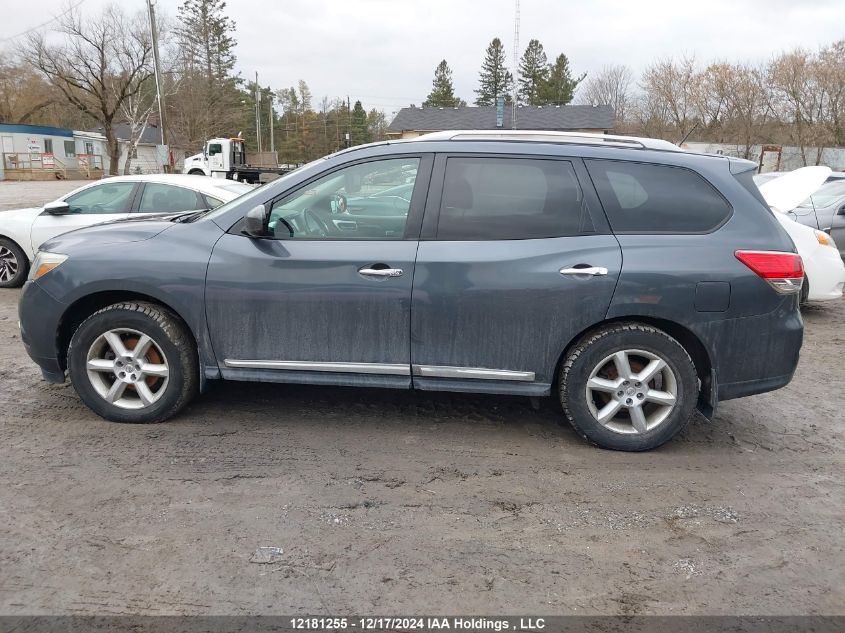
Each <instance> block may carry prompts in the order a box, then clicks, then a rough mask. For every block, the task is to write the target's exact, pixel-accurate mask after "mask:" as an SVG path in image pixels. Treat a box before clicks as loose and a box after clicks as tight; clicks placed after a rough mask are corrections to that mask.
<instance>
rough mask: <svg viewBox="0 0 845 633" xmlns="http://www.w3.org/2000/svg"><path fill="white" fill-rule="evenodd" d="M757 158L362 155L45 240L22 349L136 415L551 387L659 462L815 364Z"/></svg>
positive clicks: (467, 141)
mask: <svg viewBox="0 0 845 633" xmlns="http://www.w3.org/2000/svg"><path fill="white" fill-rule="evenodd" d="M754 169H755V164H754V163H751V162H748V161H743V160H737V159H733V158H726V157H716V156H703V155H696V154H690V153H687V152H683V151H680V150H679V149H678V148H677V147H676V146H674V145H671V144H670V143H667V142H664V141H656V140H650V139H636V138H629V137H616V136H605V135H586V134H563V133H559V134H555V133H549V132H514V133H509V132H505V131H502V132H477V131H476V132H444V133H436V134H431V135H427V136H423V137H421V138H418V139H414V140H409V141H397V142H393V141H391V142H385V143H376V144H372V145H368V146H362V147H358V148H353V149H350V150H346V151H342V152H339V153H337V154H333V155H331V156H328V157H326V158H324V159H320V160H318V161H315V162H313V163H311V164H309V165H306V166H305V167H303V168H301V169H299V170H297V171H295V172H293V173H291V174H289V175H287V176H285V177H283V178H280V179H279V180H276V181H274V182H272V183H270V184H268V185H265V186H263V187H261V188H258V189H256V190H254V191H252V192H250V193H248V194H246V195H244V196H242V197H240V198H238V199H236V200H234V201H232V202H230V203H227V204H225V205H223V206H221V207H219V208H217V209H216V210H214V211H208V212H203V211H199V212H197V211H194V212H189V213H182V214H172V215H169V216H156V217H146V218H138V219H135V220H129V221H119V222H114V223H111V224H103V225H99V226H96V227H91V228H87V229H82V230H79V231H74V232H72V233H68V234H66V235H63V236H61V237H58V238H56V239H54V240H52V241H50V242H48V243H46V244H45V245H44V246H42V251H41V252H40V253H39V254H38V256H37V259H36V261H35V262H34V264H33V266H32V272H31V274H30V280H29V281H28V282H27V284H26V287H25V288H24V291H23V294H22V297H21V301H20V322H21V333H22V338H23V341H24V344H25V345H26V348H27V351H28V352H29V354H30V356H31V357H32V358H33V359H34V360H35V362H36V363H38V365H40V367H41V369H42V372H43V375H44V377H45V378H46V379H47V380H48V381H50V382H62V381H64V380H65V375H66V374H69V376H70V379H71V381H72V382H73V386H74V388H75V389H76V391H77V393H78V394H79V396H80V397H81V398H82V400H83V401H84V402H85V403H86V404H87V405H88V406H89V407H91V409H93V410H94V411H95V412H96V413H97V414H99V415H100V416H102V417H104V418H106V419H109V420H114V421H116V422H157V421H161V420H165V419H167V418H169V417H171V416H173V415H174V414H176V413H177V412H178V411H180V410H181V409H182V408H183V407H185V405H187V404H188V403H189V402H190V400H191V399H192V398H193V397H194V396H195V395H196V394H197V393H198V392H201V391H203V390H204V389H205V388H206V386H207V385H208V383H209V382H210V381H212V380H218V379H224V380H250V381H262V382H277V383H307V384H318V385H327V386H331V385H355V386H363V387H391V388H401V389H409V388H413V389H420V390H438V391H464V392H480V393H497V394H513V395H522V396H530V397H538V396H552V397H553V398H555V399H557V400H559V402H560V404H561V405H562V408H563V411H564V412H565V415H566V418H567V419H568V420H569V422H570V423H571V424H572V425H573V426H574V427H575V429H576V430H577V431H578V432H579V433H580V434H581V435H582V436H584V437H585V438H587V439H588V440H590V441H592V442H594V443H595V444H598V445H599V446H602V447H606V448H611V449H620V450H632V451H637V450H645V449H650V448H653V447H656V446H659V445H660V444H662V443H664V442H666V441H667V440H669V439H670V438H671V437H672V436H674V435H675V434H676V433H678V432H679V431H680V430H681V429H683V428H684V426H685V425H686V423H687V421H688V419H689V418H690V415H691V414H692V411H693V409H694V408H696V407H697V408H698V409H699V410H700V411H701V412H703V413H704V414H705V415H707V416H710V415H712V413H713V411H714V408H715V407H716V404H717V403H718V402H719V401H720V400H727V399H730V398H737V397H740V396H747V395H751V394H755V393H761V392H764V391H770V390H772V389H777V388H779V387H782V386H784V385H786V384H787V383H788V382H789V381H790V379H791V377H792V374H793V372H794V370H795V366H796V363H797V361H798V352H799V349H800V347H801V339H802V322H801V317H800V314H799V312H798V294H797V293H798V292H799V291H800V288H801V283H802V278H803V269H802V265H801V260H800V257H799V256H798V255H797V254H796V253H795V248H794V246H793V244H792V242H791V240H790V239H789V237H788V236H787V234H786V233H785V232H784V231H783V230H782V229H781V227H780V225H779V224H778V222H777V221H776V220H775V219H774V218H773V217H772V213H771V211H770V210H769V209H768V208H767V207H766V205H765V203H764V201H763V200H762V198H761V196H760V194H759V192H758V190H757V188H756V186H755V185H754V184H753V181H752V179H751V176H752V174H753V173H754Z"/></svg>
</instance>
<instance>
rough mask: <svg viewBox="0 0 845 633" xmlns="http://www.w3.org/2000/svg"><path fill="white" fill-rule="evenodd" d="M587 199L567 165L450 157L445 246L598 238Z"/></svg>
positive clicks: (442, 226)
mask: <svg viewBox="0 0 845 633" xmlns="http://www.w3.org/2000/svg"><path fill="white" fill-rule="evenodd" d="M592 231H593V224H592V221H591V219H590V216H589V213H588V210H587V205H586V203H585V200H584V194H583V191H582V190H581V187H580V185H579V183H578V178H577V177H576V175H575V169H574V168H573V166H572V163H571V162H569V161H565V160H543V159H532V158H510V157H508V158H494V157H489V158H488V157H450V158H449V159H448V160H447V161H446V173H445V180H444V183H443V197H442V199H441V204H440V217H439V220H438V225H437V239H439V240H514V239H536V238H552V237H563V236H567V235H578V234H581V233H585V232H592Z"/></svg>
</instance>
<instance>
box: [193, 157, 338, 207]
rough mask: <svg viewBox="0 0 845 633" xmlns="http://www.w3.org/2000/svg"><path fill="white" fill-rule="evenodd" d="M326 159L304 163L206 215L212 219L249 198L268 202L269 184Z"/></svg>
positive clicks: (260, 202) (256, 201) (258, 202)
mask: <svg viewBox="0 0 845 633" xmlns="http://www.w3.org/2000/svg"><path fill="white" fill-rule="evenodd" d="M324 160H325V158H318V159H317V160H314V161H311V162H310V163H308V164H307V165H303V166H302V167H299V168H297V169H295V170H294V171H291V172H288V173H287V174H285V175H284V176H282V177H281V178H276V179H275V180H271V181H270V182H268V183H265V184H263V185H261V186H260V187H255V188H254V189H252V191H249V192H247V193H245V194H243V195H242V196H239V197H237V198H235V199H234V200H230V201H229V202H227V203H226V204H222V205H220V206H219V207H217V208H216V209H214V211H212V212H211V213H209V214H208V215H207V216H206V217H207V218H211V219H214V218H217V217H220V216H221V215H223V214H224V213H226V212H228V211H229V209H231V208H233V207H235V206H237V205H240V204H243V203H245V202H247V201H248V200H255V204H256V205H258V204H262V203H263V202H266V200H265V195H266V190H267V187H268V186H270V185H275V184H277V183H279V182H284V181H285V180H287V179H289V178H290V177H291V175H293V174H294V173H296V174H299V173H300V172H302V171H304V170H307V169H309V168H311V167H313V166H314V165H317V164H320V163H322V162H323V161H324ZM232 184H234V183H232ZM247 186H248V185H247Z"/></svg>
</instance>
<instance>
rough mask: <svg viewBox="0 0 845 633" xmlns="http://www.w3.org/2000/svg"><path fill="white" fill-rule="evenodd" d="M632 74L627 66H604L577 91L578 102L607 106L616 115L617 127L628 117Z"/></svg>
mask: <svg viewBox="0 0 845 633" xmlns="http://www.w3.org/2000/svg"><path fill="white" fill-rule="evenodd" d="M632 81H633V73H632V72H631V69H630V68H628V67H627V66H623V65H618V66H605V67H604V68H602V69H601V70H600V71H599V72H598V73H596V74H594V75H591V76H589V77H588V78H587V80H586V81H585V82H584V85H583V87H582V88H581V90H579V91H578V102H579V103H582V104H586V105H594V106H597V105H609V106H611V107H612V108H613V112H614V113H615V115H616V123H617V125H620V124H623V123H624V122H625V121H626V120H627V117H628V115H629V112H628V106H629V104H630V100H631V83H632Z"/></svg>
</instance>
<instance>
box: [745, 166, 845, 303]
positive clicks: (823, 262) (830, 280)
mask: <svg viewBox="0 0 845 633" xmlns="http://www.w3.org/2000/svg"><path fill="white" fill-rule="evenodd" d="M829 176H830V168H828V167H802V168H801V169H796V170H795V171H791V172H789V173H788V174H785V175H783V176H780V177H779V178H774V179H771V180H768V181H766V182H765V183H763V184H762V185H760V186H759V189H760V193H761V194H762V195H763V198H764V199H765V200H766V202H767V203H768V204H769V206H770V207H771V208H772V210H773V211H774V212H775V217H776V218H777V220H778V221H779V222H780V224H781V226H783V228H784V229H786V232H787V233H789V237H791V238H792V241H793V242H794V243H795V247H796V249H798V254H799V255H800V256H801V259H802V260H803V262H804V287H803V288H802V289H801V300H802V301H828V300H831V299H839V298H840V297H842V291H843V287H845V263H843V262H842V258H841V257H840V256H839V249H838V248H837V247H836V244H835V243H834V241H833V238H832V237H830V235H828V234H827V233H825V232H824V231H819V230H817V229H813V228H811V227H809V226H806V225H804V224H800V223H798V222H796V221H794V220H792V219H790V218H789V217H788V216H787V215H786V214H787V213H789V212H790V211H792V209H794V208H795V207H797V206H798V205H799V204H801V202H803V201H804V200H806V199H807V198H808V197H809V196H810V195H811V194H813V193H814V192H815V191H816V189H818V188H819V187H821V186H822V184H824V182H825V180H827V178H828V177H829Z"/></svg>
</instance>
